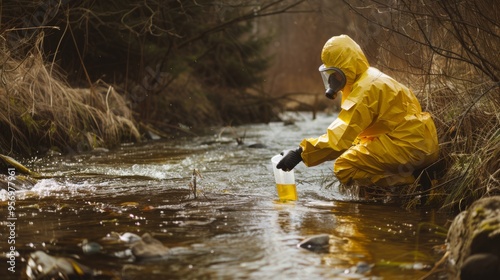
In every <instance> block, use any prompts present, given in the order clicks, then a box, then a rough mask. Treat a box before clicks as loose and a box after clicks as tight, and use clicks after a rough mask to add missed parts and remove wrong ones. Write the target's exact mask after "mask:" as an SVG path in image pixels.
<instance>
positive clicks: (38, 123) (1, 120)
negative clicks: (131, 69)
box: [0, 37, 140, 155]
mask: <svg viewBox="0 0 500 280" xmlns="http://www.w3.org/2000/svg"><path fill="white" fill-rule="evenodd" d="M40 38H42V37H40ZM40 45H41V39H40V40H39V41H38V42H37V44H36V46H35V47H34V48H33V49H32V50H31V52H30V53H29V55H28V56H26V57H25V58H23V59H22V60H19V59H16V58H13V57H11V55H10V52H9V50H8V49H5V48H1V49H0V59H1V61H2V64H1V68H0V79H1V86H0V102H1V103H2V104H3V106H2V107H1V108H0V127H1V130H2V135H1V137H0V148H1V151H2V153H4V154H11V153H16V154H23V155H31V154H34V153H38V152H42V149H58V150H61V151H64V152H69V151H82V150H89V149H92V148H95V147H112V146H114V145H116V144H118V143H120V142H121V141H123V140H125V139H132V140H139V138H140V135H139V132H138V130H137V128H136V127H135V125H134V123H133V121H132V113H131V111H130V110H129V109H128V107H127V104H126V102H125V100H124V99H123V98H122V97H121V96H120V95H119V94H118V93H117V92H116V91H115V90H114V89H113V87H111V86H109V85H107V84H105V83H103V82H97V83H96V84H94V85H93V86H92V88H90V89H89V88H87V89H78V88H71V87H69V86H68V84H67V83H66V82H65V81H64V79H63V77H61V76H60V74H58V73H57V71H56V69H54V68H53V65H47V64H46V63H45V61H44V60H43V58H42V54H41V52H40V49H39V46H40Z"/></svg>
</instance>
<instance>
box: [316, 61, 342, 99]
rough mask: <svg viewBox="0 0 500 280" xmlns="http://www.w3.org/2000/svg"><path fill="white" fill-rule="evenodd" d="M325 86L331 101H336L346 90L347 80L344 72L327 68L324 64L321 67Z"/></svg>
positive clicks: (326, 93)
mask: <svg viewBox="0 0 500 280" xmlns="http://www.w3.org/2000/svg"><path fill="white" fill-rule="evenodd" d="M318 70H319V72H320V73H321V78H322V79H323V84H324V85H325V89H326V92H325V95H326V97H328V98H330V99H335V97H336V96H337V93H338V92H339V91H340V90H342V88H344V86H345V83H346V78H345V75H344V72H342V70H340V69H338V68H335V67H330V68H327V67H326V66H325V65H324V64H322V65H321V66H320V67H319V69H318Z"/></svg>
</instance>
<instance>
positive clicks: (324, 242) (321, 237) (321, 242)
mask: <svg viewBox="0 0 500 280" xmlns="http://www.w3.org/2000/svg"><path fill="white" fill-rule="evenodd" d="M297 246H298V247H300V248H304V249H307V250H310V251H314V252H317V251H327V250H328V247H329V246H330V235H328V234H318V235H313V236H310V237H308V238H306V239H304V240H303V241H302V242H300V243H299V244H298V245H297Z"/></svg>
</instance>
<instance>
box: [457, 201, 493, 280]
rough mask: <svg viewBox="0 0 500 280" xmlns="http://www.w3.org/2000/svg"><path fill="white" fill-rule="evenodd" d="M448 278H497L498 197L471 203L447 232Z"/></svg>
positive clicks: (463, 279) (464, 279)
mask: <svg viewBox="0 0 500 280" xmlns="http://www.w3.org/2000/svg"><path fill="white" fill-rule="evenodd" d="M447 243H448V244H447V245H448V251H449V258H448V260H449V262H448V265H449V268H450V274H451V275H450V279H462V280H466V279H483V280H484V279H500V262H499V258H500V196H495V197H489V198H483V199H480V200H478V201H476V202H474V203H473V204H472V205H471V206H470V207H469V209H468V210H467V211H463V212H461V213H460V214H459V215H458V216H457V217H455V219H454V221H453V223H452V224H451V226H450V228H449V230H448V237H447Z"/></svg>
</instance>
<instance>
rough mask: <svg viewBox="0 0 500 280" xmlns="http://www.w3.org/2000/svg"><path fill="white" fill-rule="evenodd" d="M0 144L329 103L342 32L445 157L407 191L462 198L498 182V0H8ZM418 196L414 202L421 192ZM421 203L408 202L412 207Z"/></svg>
mask: <svg viewBox="0 0 500 280" xmlns="http://www.w3.org/2000/svg"><path fill="white" fill-rule="evenodd" d="M0 5H1V10H0V13H1V18H0V36H1V37H0V40H1V45H0V59H1V64H0V79H1V87H0V100H1V104H2V106H1V108H0V130H1V131H2V134H1V136H0V152H1V153H2V154H6V155H14V156H24V157H29V156H33V155H43V154H46V153H47V152H54V151H57V152H61V153H72V152H85V151H88V150H91V149H95V148H98V147H105V148H113V147H115V146H117V145H119V144H120V143H123V142H128V141H143V140H145V139H146V138H147V137H148V135H151V132H153V133H154V134H157V135H160V136H162V137H165V138H168V137H175V136H177V135H196V133H199V132H201V131H203V130H204V129H205V128H207V127H210V126H231V125H239V124H244V123H260V122H264V123H267V122H270V121H275V120H279V116H280V113H281V112H283V111H285V110H307V111H312V112H313V114H312V116H314V113H315V112H318V111H321V110H336V109H337V108H338V105H339V104H338V101H337V102H330V101H328V100H325V98H324V96H323V92H324V88H323V85H322V82H321V79H320V76H319V73H318V67H319V65H320V64H321V61H320V53H321V49H322V47H323V45H324V43H325V42H326V41H327V40H328V39H329V38H330V37H332V36H334V35H339V34H348V35H349V36H351V37H352V38H353V39H354V40H356V41H357V42H358V43H359V44H360V46H361V47H362V48H363V50H364V51H365V53H366V54H367V57H368V59H369V61H370V63H371V65H372V66H375V67H377V68H379V69H381V70H382V71H384V72H386V73H387V74H389V75H391V76H393V77H395V78H396V79H398V80H399V81H401V82H402V83H404V84H406V85H407V86H408V87H410V88H411V89H412V90H413V91H414V92H415V94H416V95H417V97H418V99H419V100H420V102H421V104H422V109H423V110H424V111H428V112H430V113H431V114H432V115H433V117H434V119H435V122H436V125H437V128H438V134H439V140H440V146H441V156H440V159H439V161H438V162H437V163H436V164H435V165H434V166H431V167H430V169H429V170H428V172H426V173H425V174H423V175H424V176H428V175H429V174H430V173H432V174H430V175H432V178H433V179H434V180H433V181H432V184H431V185H430V187H428V188H426V189H422V188H420V186H419V185H418V184H415V186H412V187H410V188H408V189H407V190H406V193H405V194H403V195H404V196H407V197H412V198H414V197H426V198H428V199H426V203H427V204H430V205H437V206H438V207H440V208H443V209H450V208H454V209H461V208H464V207H466V206H467V205H469V204H470V203H472V202H473V201H475V200H477V199H478V198H481V197H484V196H491V195H497V194H498V193H499V192H500V183H499V173H500V172H499V163H498V157H499V154H500V145H499V143H500V126H499V120H500V110H499V105H500V95H499V93H500V90H499V76H500V73H499V68H500V62H499V56H498V54H499V53H500V50H499V48H500V20H499V14H500V13H499V5H500V4H499V3H497V1H495V0H473V1H459V0H455V1H428V0H422V1H410V0H400V1H385V0H372V1H347V0H345V1H342V0H335V1H328V0H317V1H312V0H310V1H307V0H261V1H241V0H222V1H215V0H198V1H194V0H193V1H173V0H167V1H161V0H123V1H96V0H83V1H70V0H47V1H31V0H20V1H5V0H3V1H0ZM418 201H420V200H418ZM416 202H417V200H415V199H408V201H407V206H408V207H413V206H414V204H415V203H416Z"/></svg>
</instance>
